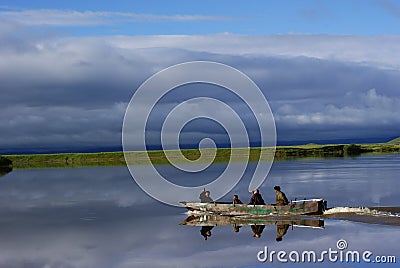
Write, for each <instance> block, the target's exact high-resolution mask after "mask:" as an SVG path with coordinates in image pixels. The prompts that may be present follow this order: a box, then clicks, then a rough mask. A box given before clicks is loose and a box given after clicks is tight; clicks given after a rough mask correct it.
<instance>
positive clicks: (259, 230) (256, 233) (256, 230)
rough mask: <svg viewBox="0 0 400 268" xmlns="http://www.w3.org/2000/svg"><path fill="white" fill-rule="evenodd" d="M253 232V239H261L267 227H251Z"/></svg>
mask: <svg viewBox="0 0 400 268" xmlns="http://www.w3.org/2000/svg"><path fill="white" fill-rule="evenodd" d="M250 227H251V230H252V231H253V233H254V234H253V237H255V238H260V237H261V233H262V232H263V231H264V228H265V225H252V226H250Z"/></svg>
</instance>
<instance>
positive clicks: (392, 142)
mask: <svg viewBox="0 0 400 268" xmlns="http://www.w3.org/2000/svg"><path fill="white" fill-rule="evenodd" d="M387 143H389V144H400V137H398V138H395V139H393V140H391V141H388V142H387Z"/></svg>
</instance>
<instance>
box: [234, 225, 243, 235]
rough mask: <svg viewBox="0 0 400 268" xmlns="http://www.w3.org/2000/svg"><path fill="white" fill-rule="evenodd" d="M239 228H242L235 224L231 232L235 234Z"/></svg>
mask: <svg viewBox="0 0 400 268" xmlns="http://www.w3.org/2000/svg"><path fill="white" fill-rule="evenodd" d="M240 228H242V226H237V225H236V224H235V225H234V226H233V231H234V232H235V233H239V231H240Z"/></svg>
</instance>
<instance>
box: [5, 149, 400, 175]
mask: <svg viewBox="0 0 400 268" xmlns="http://www.w3.org/2000/svg"><path fill="white" fill-rule="evenodd" d="M232 150H235V152H234V153H235V154H236V155H237V156H236V157H235V158H233V159H232V160H234V161H235V160H237V161H241V160H246V158H245V155H246V154H245V151H246V150H247V148H237V149H232ZM241 151H243V153H242V152H241ZM180 152H181V153H182V154H183V155H184V156H185V157H186V158H187V159H189V160H192V161H193V160H197V159H198V158H199V157H200V151H199V150H197V149H188V150H181V151H180ZM180 152H179V151H168V153H169V155H171V157H172V158H176V159H178V158H179V154H180ZM261 152H262V153H263V155H267V158H269V159H270V157H271V153H272V151H271V149H269V148H250V161H258V160H261V161H263V159H262V158H261V159H260V154H261ZM398 152H400V144H399V143H397V142H388V143H376V144H324V145H319V144H307V145H296V146H277V147H276V151H275V160H277V161H283V160H288V159H296V158H304V157H344V156H356V155H360V154H365V153H398ZM231 153H232V151H231V149H229V148H228V149H226V148H219V149H217V151H216V156H215V158H214V162H226V161H228V160H229V159H230V157H231ZM146 154H148V156H149V158H150V160H151V161H152V163H154V164H168V163H169V161H168V159H167V157H166V155H165V153H164V151H148V152H131V153H129V158H130V159H131V161H132V163H134V164H137V165H141V164H146V163H147V162H146ZM202 156H203V157H204V158H206V159H210V158H213V157H214V154H213V152H212V150H205V151H202ZM4 157H5V158H7V159H9V160H11V161H12V168H14V169H23V168H56V167H83V166H121V165H125V164H126V162H125V158H124V153H123V152H99V153H60V154H23V155H5V156H4Z"/></svg>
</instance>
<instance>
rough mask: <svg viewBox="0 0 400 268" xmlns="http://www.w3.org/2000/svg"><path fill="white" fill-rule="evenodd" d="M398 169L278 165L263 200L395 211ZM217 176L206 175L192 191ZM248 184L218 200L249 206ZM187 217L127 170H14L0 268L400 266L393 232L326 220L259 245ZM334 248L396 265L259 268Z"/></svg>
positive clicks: (2, 224)
mask: <svg viewBox="0 0 400 268" xmlns="http://www.w3.org/2000/svg"><path fill="white" fill-rule="evenodd" d="M399 161H400V155H399V154H394V155H379V156H362V157H356V158H332V159H303V160H293V161H284V162H275V163H274V165H273V167H272V169H271V172H270V174H269V177H268V179H267V180H266V181H265V182H264V184H263V186H262V187H260V191H261V193H262V194H263V197H264V199H265V201H266V202H267V203H272V202H273V201H274V191H273V189H272V187H273V186H274V185H280V186H281V187H282V189H283V191H284V192H285V193H286V194H287V196H288V197H289V199H294V198H295V197H297V198H313V197H323V198H324V199H326V200H328V206H329V207H344V206H351V207H358V206H400V195H399V189H400V178H399V174H400V164H399V163H400V162H399ZM223 167H224V165H223V164H220V165H219V166H218V165H217V166H216V167H215V168H212V169H210V170H209V171H208V172H209V174H206V175H205V176H204V177H203V178H202V177H199V178H197V180H198V182H199V183H198V184H202V182H204V181H207V180H209V178H210V177H213V176H215V173H217V172H218V171H219V170H221V169H222V168H223ZM159 169H161V170H163V171H164V172H166V173H169V174H170V176H171V178H173V179H174V180H176V181H177V182H182V183H184V182H185V180H187V176H184V175H182V174H181V175H179V174H178V173H174V172H175V171H174V170H173V169H171V168H169V167H168V166H160V167H159ZM250 169H251V168H250ZM202 180H203V181H202ZM191 183H192V182H191ZM248 183H249V178H244V179H243V180H242V181H241V182H240V183H239V184H238V185H237V186H236V187H235V189H234V190H233V191H232V192H231V193H229V194H228V195H227V197H226V198H225V199H223V200H226V201H230V198H231V195H233V193H237V194H239V197H240V198H241V199H242V201H244V202H248V199H249V197H250V194H249V193H248V192H247V187H248ZM211 195H212V193H211ZM194 199H196V197H195V198H194ZM185 212H186V211H185V209H182V208H177V207H171V206H167V205H164V204H161V203H159V202H157V201H155V200H154V199H152V198H150V197H148V196H147V195H146V194H145V193H144V192H143V191H142V190H141V189H140V188H139V187H138V186H137V185H136V184H135V182H134V181H133V179H132V178H131V176H130V174H129V172H128V169H127V168H126V167H104V168H103V167H87V168H65V169H61V168H58V169H30V170H14V171H12V172H11V173H9V174H7V175H5V176H2V177H1V178H0V267H107V268H109V267H258V266H261V267H263V266H266V267H283V266H287V265H289V266H293V267H331V266H335V267H365V266H366V267H374V266H376V267H382V266H383V267H398V263H399V262H400V244H399V238H400V227H398V226H388V225H377V224H366V223H357V222H352V221H343V220H332V219H324V228H306V227H297V226H294V227H290V228H289V229H288V230H287V233H286V234H285V235H284V237H283V240H282V241H280V242H277V241H276V239H275V238H276V234H277V233H276V232H277V227H276V226H275V225H266V227H265V228H264V230H263V232H262V234H261V237H260V238H254V237H253V232H252V230H251V228H250V226H243V227H242V228H240V231H239V232H234V231H233V228H232V227H231V226H217V227H214V228H213V229H212V230H211V233H212V235H211V236H210V237H208V239H207V240H204V238H203V236H202V235H201V234H200V229H201V227H198V226H180V225H179V223H180V222H182V221H183V220H184V219H185V218H186V217H187V215H186V214H185ZM340 239H344V240H346V242H347V249H346V250H352V251H359V252H360V253H363V252H364V251H367V250H368V251H371V252H372V253H373V255H372V257H371V259H372V258H373V257H375V256H379V255H381V256H396V261H397V264H386V265H383V264H377V263H368V264H366V263H362V262H361V263H356V262H350V263H346V262H340V260H338V261H336V262H333V261H329V259H328V257H327V256H325V257H326V258H325V260H324V262H322V263H314V264H310V263H293V262H292V261H288V263H282V262H279V261H278V260H277V259H276V256H275V259H273V263H271V262H270V260H267V262H266V263H261V262H259V261H258V259H257V254H258V253H259V252H260V251H262V250H265V247H267V248H268V250H269V252H270V251H272V250H273V251H280V250H283V251H285V252H287V253H288V254H289V253H290V252H292V251H298V252H300V253H302V252H304V251H315V252H317V254H318V253H320V252H322V251H324V250H327V251H328V250H329V248H331V249H332V250H338V248H337V244H336V243H337V241H338V240H340ZM260 256H263V255H260ZM293 256H295V255H293ZM287 258H288V256H286V259H287Z"/></svg>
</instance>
